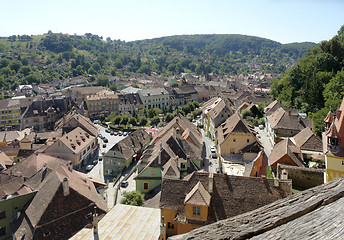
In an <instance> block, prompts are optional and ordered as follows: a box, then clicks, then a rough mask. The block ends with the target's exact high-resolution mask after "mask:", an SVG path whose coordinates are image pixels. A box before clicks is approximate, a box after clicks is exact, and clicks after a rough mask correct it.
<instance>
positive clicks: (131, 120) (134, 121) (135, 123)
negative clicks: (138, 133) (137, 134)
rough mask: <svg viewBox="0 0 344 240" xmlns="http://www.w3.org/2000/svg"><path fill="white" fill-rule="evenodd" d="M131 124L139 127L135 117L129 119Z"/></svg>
mask: <svg viewBox="0 0 344 240" xmlns="http://www.w3.org/2000/svg"><path fill="white" fill-rule="evenodd" d="M129 123H130V124H131V125H133V126H137V121H136V118H135V117H131V118H130V119H129Z"/></svg>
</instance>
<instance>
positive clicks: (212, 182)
mask: <svg viewBox="0 0 344 240" xmlns="http://www.w3.org/2000/svg"><path fill="white" fill-rule="evenodd" d="M213 184H214V174H213V173H209V190H208V192H209V193H212V192H213Z"/></svg>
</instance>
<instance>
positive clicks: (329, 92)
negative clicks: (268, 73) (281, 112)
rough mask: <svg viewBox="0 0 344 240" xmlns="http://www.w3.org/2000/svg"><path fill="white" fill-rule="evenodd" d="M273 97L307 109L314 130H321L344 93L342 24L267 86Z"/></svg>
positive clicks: (290, 105) (343, 27)
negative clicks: (330, 36) (329, 112)
mask: <svg viewBox="0 0 344 240" xmlns="http://www.w3.org/2000/svg"><path fill="white" fill-rule="evenodd" d="M271 90H272V94H273V96H274V97H275V98H278V99H281V100H282V101H283V102H285V103H286V104H287V105H288V106H289V107H295V108H298V109H301V111H304V112H308V113H310V116H311V117H312V118H313V120H314V123H315V130H316V131H317V132H318V133H320V132H321V131H323V126H324V124H323V120H324V118H325V117H326V114H327V113H328V111H329V110H330V108H331V109H332V110H333V111H334V112H335V111H336V109H337V108H338V106H339V105H340V103H341V101H342V99H343V97H344V26H342V27H341V29H340V30H339V31H338V35H336V36H335V37H333V38H332V39H331V40H329V41H323V42H321V43H320V44H319V45H318V46H317V47H315V48H313V49H311V50H309V51H308V52H307V53H306V54H305V55H304V57H302V58H301V59H300V61H299V62H298V63H297V64H295V65H294V66H293V67H292V68H290V69H288V70H287V71H286V73H285V74H283V75H282V77H281V78H280V79H276V80H275V81H274V82H273V84H272V86H271Z"/></svg>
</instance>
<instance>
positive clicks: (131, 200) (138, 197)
mask: <svg viewBox="0 0 344 240" xmlns="http://www.w3.org/2000/svg"><path fill="white" fill-rule="evenodd" d="M123 195H124V198H123V199H122V200H121V203H122V204H126V205H132V206H143V203H144V197H143V194H142V193H140V192H139V191H132V192H126V191H124V192H123Z"/></svg>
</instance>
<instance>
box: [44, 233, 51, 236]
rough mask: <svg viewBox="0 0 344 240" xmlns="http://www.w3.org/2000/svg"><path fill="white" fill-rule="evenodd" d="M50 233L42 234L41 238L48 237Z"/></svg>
mask: <svg viewBox="0 0 344 240" xmlns="http://www.w3.org/2000/svg"><path fill="white" fill-rule="evenodd" d="M50 233H51V232H43V237H48V236H49V235H50Z"/></svg>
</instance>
